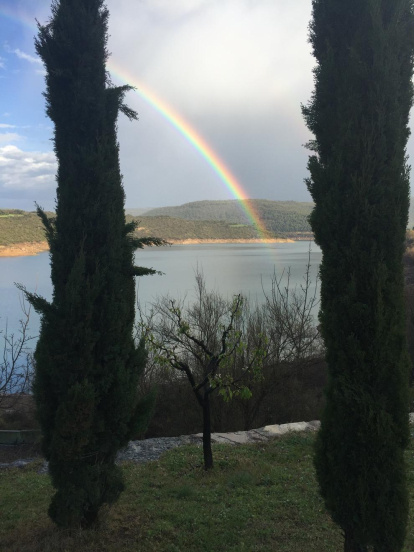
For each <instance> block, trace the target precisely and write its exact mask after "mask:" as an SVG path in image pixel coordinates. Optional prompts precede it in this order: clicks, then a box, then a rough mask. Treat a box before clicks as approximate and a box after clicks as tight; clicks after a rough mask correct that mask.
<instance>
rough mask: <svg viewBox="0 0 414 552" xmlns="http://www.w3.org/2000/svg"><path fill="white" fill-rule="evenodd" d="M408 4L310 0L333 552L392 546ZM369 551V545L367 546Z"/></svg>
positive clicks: (312, 163)
mask: <svg viewBox="0 0 414 552" xmlns="http://www.w3.org/2000/svg"><path fill="white" fill-rule="evenodd" d="M413 22H414V19H413V2H412V0H313V20H312V22H311V25H310V38H311V43H312V45H313V52H314V56H315V58H316V60H317V66H316V69H315V91H314V94H313V98H312V100H311V102H310V104H309V105H308V106H307V107H304V108H303V112H304V116H305V119H306V122H307V125H308V127H309V129H310V130H311V131H312V132H313V134H314V135H315V140H314V141H313V142H311V143H310V148H311V149H312V150H313V151H314V152H315V154H314V155H312V156H311V157H310V160H309V170H310V174H311V177H310V179H309V180H308V188H309V191H310V193H311V194H312V197H313V199H314V201H315V207H314V210H313V212H312V215H311V219H310V220H311V225H312V228H313V231H314V233H315V240H316V242H317V243H318V244H319V245H320V246H321V248H322V252H323V260H322V264H321V268H320V274H321V310H320V323H321V330H322V334H323V337H324V340H325V344H326V349H327V362H328V365H329V374H330V378H329V383H328V387H327V404H326V409H325V412H324V414H323V418H322V427H321V431H320V433H319V435H318V439H317V447H316V456H315V465H316V470H317V476H318V480H319V484H320V489H321V493H322V496H323V497H324V499H325V502H326V505H327V507H328V509H329V510H330V512H331V514H332V517H333V519H334V521H335V522H336V523H338V524H339V525H340V527H341V528H342V529H343V531H344V534H345V550H347V551H352V552H354V551H355V552H356V551H366V550H367V549H368V547H373V548H374V550H375V551H378V552H379V551H383V552H385V551H386V552H394V551H397V550H401V548H402V546H403V542H404V536H405V527H406V521H407V511H408V496H407V489H406V477H405V473H404V470H405V467H404V458H403V453H404V448H405V447H406V446H407V443H408V439H409V427H408V401H407V391H408V356H407V349H406V341H405V326H404V325H405V318H404V304H403V265H402V255H403V250H404V239H405V231H406V226H407V217H408V206H409V168H408V166H407V164H406V144H407V139H408V136H409V129H408V117H409V111H410V107H411V105H412V96H413V89H412V82H411V78H412V73H413V64H412V59H413V53H414V34H413ZM370 549H371V548H370Z"/></svg>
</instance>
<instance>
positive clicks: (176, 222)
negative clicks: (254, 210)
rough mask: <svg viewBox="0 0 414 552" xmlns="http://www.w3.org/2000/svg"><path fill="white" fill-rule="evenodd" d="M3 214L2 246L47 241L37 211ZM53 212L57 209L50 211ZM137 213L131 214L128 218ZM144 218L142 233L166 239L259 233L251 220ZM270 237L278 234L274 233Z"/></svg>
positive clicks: (226, 237)
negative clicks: (235, 221)
mask: <svg viewBox="0 0 414 552" xmlns="http://www.w3.org/2000/svg"><path fill="white" fill-rule="evenodd" d="M2 213H3V214H0V246H12V245H14V244H21V243H26V244H27V243H39V242H44V241H45V233H44V230H43V226H42V223H41V221H40V219H39V217H38V216H37V214H36V213H35V212H30V213H28V212H24V211H21V212H19V213H16V212H12V211H6V210H4V211H2ZM48 215H49V216H53V213H48ZM133 218H134V217H132V216H131V215H127V220H132V219H133ZM136 220H138V221H141V222H140V225H139V230H137V235H138V236H156V237H160V238H164V239H166V240H189V239H193V240H252V239H253V240H254V239H258V238H260V237H261V236H259V235H258V232H257V230H256V228H254V227H253V226H251V225H247V224H240V223H239V224H237V223H236V224H229V223H227V222H224V221H214V220H183V219H179V218H172V217H165V216H162V217H143V216H141V217H138V218H136ZM266 237H267V238H270V239H271V238H276V237H277V236H276V235H275V234H273V233H270V232H269V234H268V235H266Z"/></svg>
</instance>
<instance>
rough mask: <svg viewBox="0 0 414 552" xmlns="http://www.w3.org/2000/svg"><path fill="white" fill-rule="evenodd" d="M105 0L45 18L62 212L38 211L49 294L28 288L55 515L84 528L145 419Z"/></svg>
mask: <svg viewBox="0 0 414 552" xmlns="http://www.w3.org/2000/svg"><path fill="white" fill-rule="evenodd" d="M107 23H108V11H107V9H106V7H105V6H104V4H103V0H60V1H56V2H53V4H52V18H51V19H50V21H49V22H48V24H46V25H45V26H41V25H39V35H38V38H37V40H36V49H37V52H38V54H39V55H40V57H41V58H42V60H43V62H44V64H45V67H46V70H47V76H46V84H47V90H46V94H45V97H46V100H47V114H48V115H49V117H50V118H51V119H52V121H53V122H54V125H55V134H54V146H55V152H56V156H57V160H58V174H57V183H58V187H57V205H56V217H55V219H53V220H50V219H48V218H47V217H46V215H45V213H44V212H43V211H42V210H41V209H40V208H39V209H38V213H39V215H40V216H41V218H42V220H43V223H44V226H45V228H46V234H47V239H48V242H49V245H50V255H51V257H50V258H51V276H52V283H53V300H52V302H51V303H49V302H47V301H45V300H44V299H43V298H41V297H39V296H38V295H36V294H30V293H27V296H28V298H29V300H30V301H31V303H32V304H33V305H34V307H35V308H36V310H37V311H38V312H40V314H41V315H42V325H41V334H40V338H39V341H38V344H37V348H36V352H35V360H36V375H35V382H34V395H35V399H36V403H37V412H38V416H39V420H40V424H41V428H42V431H43V450H44V453H45V455H46V458H47V459H48V460H49V470H50V473H51V476H52V482H53V485H54V487H55V488H56V489H57V492H56V494H55V495H54V497H53V499H52V503H51V505H50V508H49V515H50V517H51V518H52V519H53V520H54V521H55V522H56V523H57V524H58V525H59V526H63V527H68V526H76V525H81V526H84V527H87V526H89V525H91V524H92V523H93V522H94V521H95V520H96V518H97V515H98V512H99V509H100V507H101V506H102V504H104V503H108V504H110V503H113V502H114V501H116V499H117V498H118V496H119V494H120V492H121V491H122V489H123V482H122V476H121V472H120V470H119V468H118V467H116V465H115V463H114V461H115V456H116V453H117V451H118V449H119V448H120V447H122V446H124V445H126V443H127V442H128V439H129V438H130V436H131V433H132V432H133V431H135V429H136V428H138V427H139V426H140V424H142V423H143V422H144V421H145V418H146V416H148V408H147V407H148V401H146V402H145V401H144V403H143V402H141V403H139V402H138V399H137V379H138V377H139V374H140V371H141V370H142V369H143V367H144V364H145V352H144V350H143V348H142V347H138V348H137V347H136V346H135V344H134V340H133V336H132V329H133V323H134V314H135V313H134V308H135V282H134V276H135V275H143V274H147V273H151V272H152V271H151V270H147V269H143V268H137V267H134V266H133V255H134V249H135V248H136V247H139V246H142V244H143V242H145V243H146V244H151V243H155V244H157V240H152V239H150V238H149V239H146V240H136V239H134V238H133V237H132V235H131V232H132V231H133V230H134V224H133V223H130V224H126V221H125V214H124V190H123V186H122V178H121V175H120V167H119V151H118V150H119V147H118V143H117V137H116V122H117V117H118V113H119V112H120V111H121V112H123V113H124V114H125V115H126V116H127V117H129V118H130V119H135V118H136V113H135V112H134V111H132V110H131V109H129V108H128V107H127V106H125V104H124V103H123V98H124V95H125V93H126V92H127V91H128V90H129V89H130V87H129V86H123V87H114V86H112V84H111V83H110V81H109V76H108V73H107V72H106V68H105V62H106V60H107V57H108V53H107V49H106V45H107V39H108V35H107Z"/></svg>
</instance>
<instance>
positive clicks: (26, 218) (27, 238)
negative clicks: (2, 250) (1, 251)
mask: <svg viewBox="0 0 414 552" xmlns="http://www.w3.org/2000/svg"><path fill="white" fill-rule="evenodd" d="M48 215H50V216H53V213H48ZM45 239H46V238H45V232H44V230H43V225H42V222H41V220H40V218H39V217H38V216H37V214H36V213H35V212H26V211H20V210H17V209H2V210H0V245H13V244H15V243H24V242H25V243H34V242H42V241H45Z"/></svg>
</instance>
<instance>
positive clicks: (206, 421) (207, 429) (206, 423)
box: [203, 394, 213, 470]
mask: <svg viewBox="0 0 414 552" xmlns="http://www.w3.org/2000/svg"><path fill="white" fill-rule="evenodd" d="M203 453H204V469H205V470H209V469H211V468H212V467H213V452H212V450H211V412H210V397H209V395H207V394H205V395H204V401H203Z"/></svg>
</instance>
